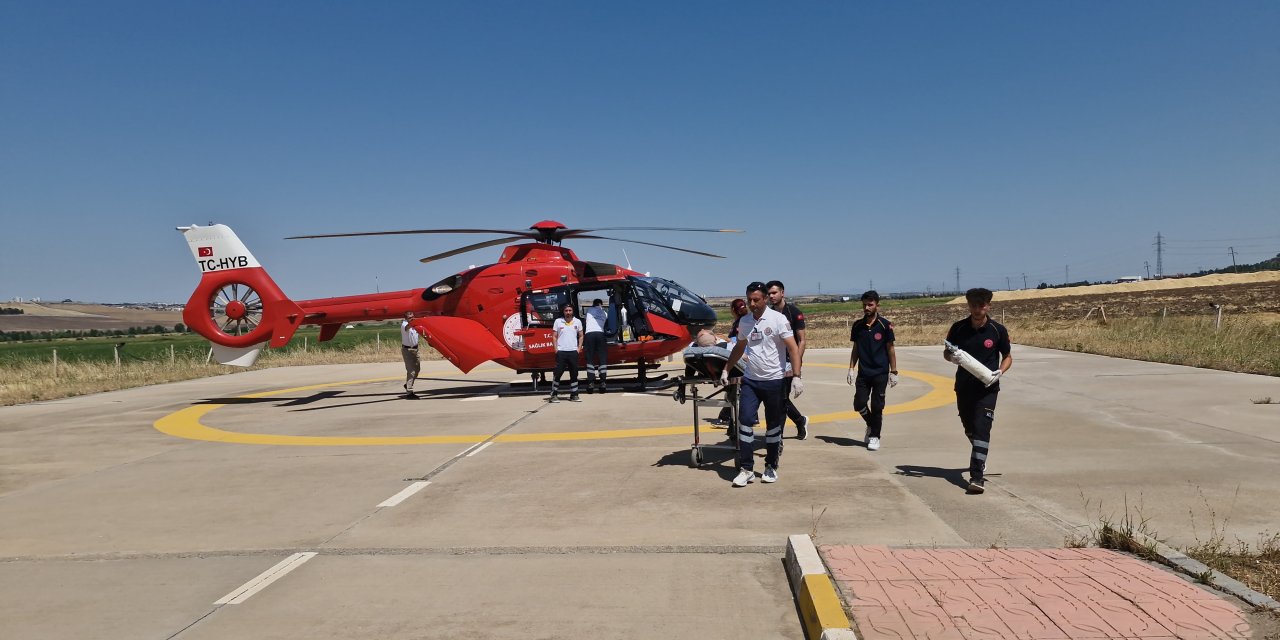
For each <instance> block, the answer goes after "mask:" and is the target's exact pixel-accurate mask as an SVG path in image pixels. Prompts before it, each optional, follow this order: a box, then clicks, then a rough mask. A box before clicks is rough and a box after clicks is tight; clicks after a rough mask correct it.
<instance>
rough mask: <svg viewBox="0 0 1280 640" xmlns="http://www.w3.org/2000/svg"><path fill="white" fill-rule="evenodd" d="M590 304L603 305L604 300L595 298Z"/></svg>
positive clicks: (594, 305)
mask: <svg viewBox="0 0 1280 640" xmlns="http://www.w3.org/2000/svg"><path fill="white" fill-rule="evenodd" d="M591 306H593V307H600V306H604V300H601V299H600V298H596V300H595V302H592V303H591Z"/></svg>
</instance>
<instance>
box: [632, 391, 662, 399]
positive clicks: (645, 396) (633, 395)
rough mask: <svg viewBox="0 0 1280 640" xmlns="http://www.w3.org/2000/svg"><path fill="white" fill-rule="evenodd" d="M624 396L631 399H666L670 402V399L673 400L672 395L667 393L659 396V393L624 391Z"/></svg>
mask: <svg viewBox="0 0 1280 640" xmlns="http://www.w3.org/2000/svg"><path fill="white" fill-rule="evenodd" d="M622 395H623V396H624V397H628V396H629V397H632V398H635V397H641V398H666V399H668V400H670V399H671V394H669V393H666V394H657V393H632V392H630V391H624V392H623V393H622Z"/></svg>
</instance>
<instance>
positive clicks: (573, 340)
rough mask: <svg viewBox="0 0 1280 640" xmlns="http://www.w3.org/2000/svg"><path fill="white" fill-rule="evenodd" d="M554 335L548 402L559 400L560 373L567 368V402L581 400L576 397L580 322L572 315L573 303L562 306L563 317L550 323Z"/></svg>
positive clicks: (580, 338)
mask: <svg viewBox="0 0 1280 640" xmlns="http://www.w3.org/2000/svg"><path fill="white" fill-rule="evenodd" d="M551 332H552V333H553V334H554V335H555V337H556V373H555V379H554V380H553V381H552V382H551V397H550V398H547V401H548V402H560V374H562V373H564V371H565V369H568V370H569V402H582V399H581V398H579V397H578V355H579V354H581V353H582V335H583V333H582V322H580V321H579V320H578V319H577V318H575V317H573V305H572V304H566V305H565V306H564V317H563V318H556V322H555V324H553V325H551Z"/></svg>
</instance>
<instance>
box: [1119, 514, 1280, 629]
mask: <svg viewBox="0 0 1280 640" xmlns="http://www.w3.org/2000/svg"><path fill="white" fill-rule="evenodd" d="M1138 535H1139V536H1141V538H1142V541H1143V542H1145V543H1147V544H1148V545H1149V546H1150V547H1151V549H1152V550H1154V551H1155V555H1156V558H1157V559H1158V560H1159V561H1160V562H1161V563H1162V564H1164V565H1166V566H1168V567H1170V568H1172V569H1174V570H1175V571H1181V572H1182V573H1185V574H1187V575H1188V576H1191V577H1192V578H1195V579H1196V580H1200V577H1201V576H1204V575H1206V574H1207V575H1208V576H1209V580H1208V585H1209V586H1211V587H1213V588H1215V589H1219V590H1221V591H1225V592H1227V593H1229V594H1231V595H1233V596H1235V597H1237V598H1240V599H1241V600H1244V601H1245V602H1248V603H1249V604H1251V605H1253V606H1255V607H1258V608H1260V609H1270V610H1272V611H1280V602H1276V601H1275V600H1274V599H1272V598H1271V597H1270V596H1268V595H1266V594H1264V593H1258V592H1257V591H1254V590H1253V589H1250V588H1249V587H1248V586H1246V585H1245V584H1244V583H1243V582H1240V581H1239V580H1236V579H1235V578H1232V577H1231V576H1229V575H1227V574H1225V573H1222V572H1221V571H1218V570H1216V569H1210V568H1209V567H1208V565H1205V564H1204V563H1202V562H1200V561H1199V560H1196V559H1194V558H1191V557H1189V556H1187V554H1185V553H1183V552H1181V551H1178V550H1177V549H1174V548H1173V547H1170V546H1169V545H1167V544H1165V543H1163V542H1160V541H1159V540H1156V539H1155V538H1152V537H1151V536H1148V535H1145V534H1141V533H1140V534H1138Z"/></svg>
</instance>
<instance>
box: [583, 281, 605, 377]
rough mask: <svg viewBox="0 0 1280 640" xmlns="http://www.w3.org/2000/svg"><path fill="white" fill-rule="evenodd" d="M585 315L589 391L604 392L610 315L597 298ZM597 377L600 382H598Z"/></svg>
mask: <svg viewBox="0 0 1280 640" xmlns="http://www.w3.org/2000/svg"><path fill="white" fill-rule="evenodd" d="M584 315H585V316H586V325H587V326H586V336H585V338H584V339H583V349H584V351H585V352H586V356H587V393H595V392H597V391H599V392H600V393H604V392H605V387H604V377H605V375H606V374H607V373H608V370H609V352H608V345H607V344H606V340H605V326H606V325H608V324H609V316H608V314H606V313H605V310H604V301H603V300H601V299H600V298H596V299H595V301H594V302H592V303H591V306H590V307H588V308H587V312H586V313H585V314H584ZM597 378H599V383H597V382H596V379H597ZM597 384H599V386H597Z"/></svg>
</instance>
